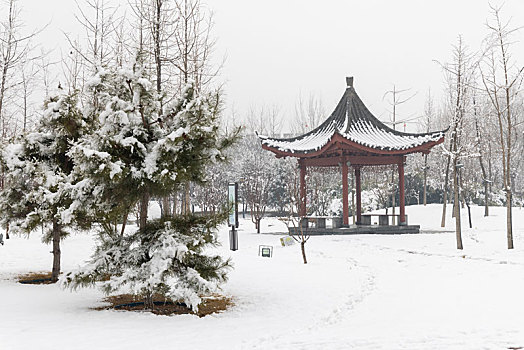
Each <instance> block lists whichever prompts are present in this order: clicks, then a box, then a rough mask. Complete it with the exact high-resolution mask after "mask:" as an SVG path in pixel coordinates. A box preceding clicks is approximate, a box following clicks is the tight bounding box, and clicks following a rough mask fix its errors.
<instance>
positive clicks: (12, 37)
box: [0, 0, 43, 139]
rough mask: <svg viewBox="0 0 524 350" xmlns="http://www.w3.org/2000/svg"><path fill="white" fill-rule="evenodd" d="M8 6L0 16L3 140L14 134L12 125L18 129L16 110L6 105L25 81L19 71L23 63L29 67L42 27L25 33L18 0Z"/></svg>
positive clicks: (0, 112) (1, 121)
mask: <svg viewBox="0 0 524 350" xmlns="http://www.w3.org/2000/svg"><path fill="white" fill-rule="evenodd" d="M6 5H7V9H6V11H2V13H4V14H6V16H5V18H3V19H0V21H1V22H0V124H1V125H0V129H1V136H2V139H5V138H6V137H8V136H10V135H12V134H13V132H14V130H13V127H15V128H16V127H17V124H18V123H17V122H16V121H15V120H14V116H13V114H12V113H13V111H12V110H11V111H8V110H7V109H8V107H13V105H8V104H6V103H7V102H8V100H7V97H8V96H9V94H10V93H12V92H13V90H14V89H16V88H18V87H20V85H21V84H22V80H23V79H22V78H21V77H20V75H19V73H20V70H21V69H22V66H24V65H26V66H27V65H28V64H29V63H31V62H32V61H33V60H34V58H33V57H31V56H30V54H31V52H32V50H33V48H34V46H33V43H32V39H33V38H34V37H35V36H36V35H37V34H38V33H40V32H41V31H42V30H43V29H40V30H34V31H32V32H30V33H29V34H24V33H23V27H24V23H23V22H22V20H21V9H20V7H19V5H18V0H8V1H7V2H6ZM26 72H27V71H26ZM28 88H29V87H28ZM14 100H15V98H14V97H13V98H10V99H9V101H14Z"/></svg>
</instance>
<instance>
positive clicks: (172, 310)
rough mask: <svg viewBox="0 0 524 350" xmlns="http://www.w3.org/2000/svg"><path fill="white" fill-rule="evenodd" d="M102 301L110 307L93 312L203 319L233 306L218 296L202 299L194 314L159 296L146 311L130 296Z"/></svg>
mask: <svg viewBox="0 0 524 350" xmlns="http://www.w3.org/2000/svg"><path fill="white" fill-rule="evenodd" d="M104 301H105V302H107V303H109V304H110V305H109V306H101V307H97V308H95V310H126V311H147V312H151V313H154V314H156V315H185V314H191V315H197V316H198V317H205V316H207V315H210V314H214V313H218V312H222V311H225V310H227V309H228V308H230V307H231V306H233V305H234V304H233V301H232V299H231V298H228V297H225V296H223V295H218V294H213V295H210V296H205V297H202V303H201V304H200V305H199V306H198V312H196V313H195V312H193V310H191V309H190V308H188V307H187V306H186V305H185V304H183V303H180V302H177V301H173V300H170V299H166V298H164V297H163V296H161V295H155V296H153V302H154V304H155V308H154V309H153V310H149V309H146V308H145V307H144V304H143V299H142V298H140V297H139V296H136V295H131V294H122V295H115V296H109V297H107V298H105V299H104Z"/></svg>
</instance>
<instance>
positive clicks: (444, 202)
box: [440, 147, 451, 227]
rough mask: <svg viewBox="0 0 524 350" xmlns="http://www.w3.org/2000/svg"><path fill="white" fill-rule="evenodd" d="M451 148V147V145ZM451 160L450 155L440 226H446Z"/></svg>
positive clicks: (447, 163)
mask: <svg viewBox="0 0 524 350" xmlns="http://www.w3.org/2000/svg"><path fill="white" fill-rule="evenodd" d="M450 150H451V147H450ZM450 162H451V157H450V156H448V161H447V162H446V176H445V178H444V195H443V200H442V220H441V221H440V227H445V226H446V205H447V199H448V182H449V163H450Z"/></svg>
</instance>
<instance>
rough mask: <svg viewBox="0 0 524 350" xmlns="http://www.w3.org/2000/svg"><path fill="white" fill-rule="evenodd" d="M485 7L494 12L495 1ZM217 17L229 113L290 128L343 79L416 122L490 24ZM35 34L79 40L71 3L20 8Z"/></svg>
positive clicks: (311, 8)
mask: <svg viewBox="0 0 524 350" xmlns="http://www.w3.org/2000/svg"><path fill="white" fill-rule="evenodd" d="M491 3H492V4H501V1H498V0H495V1H492V2H491ZM504 3H505V5H504V10H503V16H504V18H506V19H510V18H511V21H512V24H513V26H524V0H506V1H505V2H504ZM206 4H207V6H208V7H210V8H211V9H212V10H213V11H214V14H215V15H214V20H215V28H214V35H215V36H216V37H217V39H218V44H217V56H223V55H226V56H227V60H226V64H225V67H224V70H223V72H222V79H223V80H224V81H225V82H226V92H227V98H228V103H229V105H230V106H232V105H234V109H235V110H236V112H237V113H238V114H242V113H245V112H246V110H247V109H248V108H249V107H250V106H261V105H278V106H280V107H281V109H282V113H283V116H284V118H291V116H292V114H293V110H294V105H295V103H296V100H297V98H298V96H299V94H302V95H303V96H307V95H308V94H310V93H313V94H315V95H317V96H319V97H321V98H322V100H323V102H324V105H325V108H326V109H327V112H328V113H330V112H331V111H332V110H333V109H334V107H335V104H336V103H337V102H338V99H339V98H340V97H341V95H342V93H343V91H344V89H345V77H346V76H354V77H355V84H354V85H355V88H356V90H357V92H358V93H359V95H360V97H361V98H362V99H363V100H364V103H366V104H367V106H368V108H369V109H370V110H371V111H372V112H373V113H374V114H375V115H376V116H377V117H379V118H381V119H382V120H388V118H389V112H388V108H389V106H388V104H387V102H385V101H384V100H383V96H384V93H385V92H386V91H387V90H390V89H391V88H392V86H393V84H395V85H396V86H397V88H400V89H404V88H411V89H412V91H413V92H418V94H417V95H416V96H415V98H413V99H412V100H411V101H409V102H408V103H406V104H405V105H403V106H402V107H400V108H399V109H400V110H399V114H400V115H401V116H404V117H407V116H412V115H420V114H421V113H422V111H423V107H424V100H425V98H426V95H427V92H428V89H430V88H431V90H432V93H433V94H434V95H436V96H442V95H443V89H444V80H443V74H442V70H441V68H440V67H439V66H438V64H436V63H435V62H434V61H435V60H438V61H440V62H446V61H448V60H450V57H451V49H452V45H453V44H455V43H456V42H457V37H458V35H459V34H460V35H462V36H463V38H464V40H465V42H466V44H467V45H468V46H469V47H470V49H471V50H472V51H476V50H478V49H479V48H480V43H481V41H482V39H483V38H484V36H485V35H486V32H487V30H486V26H485V23H486V19H487V18H489V16H490V13H489V6H488V1H484V0H431V1H427V0H425V1H422V0H396V1H391V0H346V1H342V0H340V1H335V0H324V1H318V0H317V1H309V0H263V1H249V0H207V1H206ZM22 5H23V8H24V12H25V16H26V18H28V21H29V22H30V23H31V24H32V23H34V24H35V25H41V24H43V23H46V22H47V21H51V24H50V26H49V27H48V28H47V29H46V31H45V32H44V33H43V34H42V41H43V42H44V44H45V45H46V46H48V47H49V46H56V47H60V46H65V39H64V37H63V35H62V32H61V30H64V31H69V32H74V31H75V30H77V28H76V23H75V20H74V17H73V11H74V9H75V4H74V1H72V0H46V1H41V0H22ZM515 39H516V40H519V41H520V43H519V44H518V45H519V46H515V49H514V50H515V52H514V55H515V58H516V59H518V60H519V62H520V65H522V64H523V62H524V45H522V42H523V41H524V30H521V31H520V32H519V33H518V35H517V36H516V37H515Z"/></svg>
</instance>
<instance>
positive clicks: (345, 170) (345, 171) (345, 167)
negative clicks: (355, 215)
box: [342, 160, 349, 227]
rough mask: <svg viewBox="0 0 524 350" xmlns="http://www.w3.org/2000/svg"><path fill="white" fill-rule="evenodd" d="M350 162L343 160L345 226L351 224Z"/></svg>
mask: <svg viewBox="0 0 524 350" xmlns="http://www.w3.org/2000/svg"><path fill="white" fill-rule="evenodd" d="M348 192H349V186H348V164H347V162H346V161H345V160H343V161H342V215H343V216H342V220H343V224H344V226H346V227H348V226H349V198H348Z"/></svg>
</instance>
